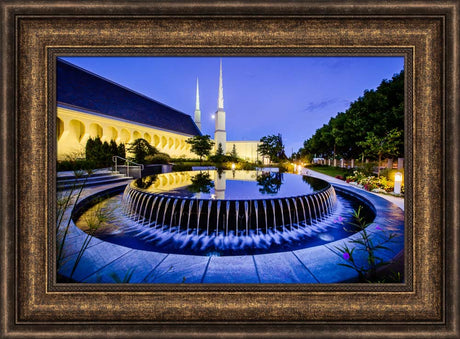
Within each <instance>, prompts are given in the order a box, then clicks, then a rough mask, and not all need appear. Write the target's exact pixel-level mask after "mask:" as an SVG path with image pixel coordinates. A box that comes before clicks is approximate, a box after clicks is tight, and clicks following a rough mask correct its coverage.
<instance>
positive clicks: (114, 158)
mask: <svg viewBox="0 0 460 339" xmlns="http://www.w3.org/2000/svg"><path fill="white" fill-rule="evenodd" d="M118 159H120V160H123V161H124V162H125V166H126V175H127V176H128V177H129V164H130V163H131V164H134V165H135V166H137V167H139V168H140V169H141V171H142V170H143V169H144V165H142V164H138V163H136V162H134V161H132V160H128V159H126V158H123V157H120V156H118V155H114V156H112V161H113V162H114V163H115V172H118ZM135 166H131V167H135Z"/></svg>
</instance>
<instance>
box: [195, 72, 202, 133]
mask: <svg viewBox="0 0 460 339" xmlns="http://www.w3.org/2000/svg"><path fill="white" fill-rule="evenodd" d="M195 124H196V125H197V126H198V128H199V129H200V131H201V110H200V88H199V84H198V77H197V78H196V102H195Z"/></svg>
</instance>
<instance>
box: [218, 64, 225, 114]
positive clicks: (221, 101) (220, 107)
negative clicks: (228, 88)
mask: <svg viewBox="0 0 460 339" xmlns="http://www.w3.org/2000/svg"><path fill="white" fill-rule="evenodd" d="M217 109H218V110H223V109H224V86H223V81H222V59H220V73H219V99H218V101H217Z"/></svg>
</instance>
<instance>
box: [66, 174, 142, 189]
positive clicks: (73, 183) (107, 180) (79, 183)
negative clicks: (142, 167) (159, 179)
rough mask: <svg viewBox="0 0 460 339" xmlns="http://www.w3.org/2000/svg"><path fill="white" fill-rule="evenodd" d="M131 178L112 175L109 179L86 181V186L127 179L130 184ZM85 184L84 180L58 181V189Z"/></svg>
mask: <svg viewBox="0 0 460 339" xmlns="http://www.w3.org/2000/svg"><path fill="white" fill-rule="evenodd" d="M131 180H133V178H132V177H124V176H123V177H111V178H108V179H104V180H97V181H89V182H86V184H85V187H89V186H99V185H107V184H112V183H117V182H123V181H126V184H128V183H129V182H130V181H131ZM81 186H83V182H77V183H75V182H72V183H64V184H62V183H58V185H57V189H58V190H66V189H71V188H75V187H81Z"/></svg>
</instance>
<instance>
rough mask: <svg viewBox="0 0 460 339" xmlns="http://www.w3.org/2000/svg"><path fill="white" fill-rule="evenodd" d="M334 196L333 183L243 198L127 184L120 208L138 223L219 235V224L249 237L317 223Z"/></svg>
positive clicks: (331, 207)
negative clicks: (159, 191)
mask: <svg viewBox="0 0 460 339" xmlns="http://www.w3.org/2000/svg"><path fill="white" fill-rule="evenodd" d="M336 199H337V198H336V194H335V191H334V188H333V187H332V186H329V187H327V188H326V189H324V190H322V191H320V192H317V193H315V194H310V195H305V196H299V197H287V198H279V199H276V198H275V199H258V200H243V201H240V200H227V201H222V200H216V201H214V200H202V199H191V198H187V197H172V196H167V195H153V194H150V193H144V192H142V191H140V190H137V189H136V188H134V187H131V186H129V187H127V188H126V190H125V192H124V195H123V199H122V211H123V212H124V213H125V214H126V215H127V216H128V217H129V218H131V219H132V220H134V221H135V222H137V223H139V224H145V225H149V226H150V227H155V228H161V229H163V228H165V227H167V230H169V231H172V229H173V228H174V229H176V228H177V230H178V231H180V230H185V231H187V232H188V231H189V230H192V229H193V230H194V232H195V233H196V234H199V233H200V232H204V234H207V235H211V234H218V233H219V227H220V226H221V230H222V231H224V235H225V236H228V235H229V234H230V232H231V231H232V232H233V233H234V234H235V235H238V234H240V232H243V233H241V234H243V235H245V236H249V234H250V232H251V230H253V231H255V233H256V234H259V232H262V233H263V234H267V233H269V230H272V231H273V232H275V233H276V232H285V231H288V230H289V231H292V230H296V229H299V228H301V227H307V226H309V225H313V224H317V223H319V222H320V221H322V220H325V219H327V218H328V217H329V216H331V215H332V214H333V211H334V206H335V202H336ZM222 202H224V206H222ZM204 204H205V205H204ZM267 205H270V206H271V208H270V209H269V208H268V206H267ZM195 206H196V207H195ZM221 220H222V222H221ZM270 220H271V221H270ZM261 223H262V226H261Z"/></svg>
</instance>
